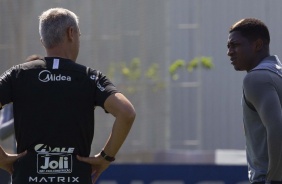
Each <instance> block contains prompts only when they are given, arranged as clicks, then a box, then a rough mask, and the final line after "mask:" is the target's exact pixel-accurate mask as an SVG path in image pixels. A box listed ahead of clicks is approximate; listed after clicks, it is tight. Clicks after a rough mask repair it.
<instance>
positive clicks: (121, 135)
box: [104, 115, 135, 157]
mask: <svg viewBox="0 0 282 184" xmlns="http://www.w3.org/2000/svg"><path fill="white" fill-rule="evenodd" d="M134 118H135V115H134V116H132V117H128V118H119V117H117V118H116V120H115V123H114V125H113V129H112V133H111V135H110V137H109V139H108V141H107V143H106V145H105V147H104V151H105V153H106V154H107V155H109V156H112V157H113V156H115V155H116V154H117V152H118V150H119V149H120V147H121V146H122V144H123V143H124V141H125V139H126V137H127V135H128V133H129V131H130V129H131V126H132V124H133V121H134Z"/></svg>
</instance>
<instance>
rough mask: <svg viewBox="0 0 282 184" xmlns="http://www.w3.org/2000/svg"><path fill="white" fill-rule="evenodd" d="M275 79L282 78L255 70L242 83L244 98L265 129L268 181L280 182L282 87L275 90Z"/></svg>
mask: <svg viewBox="0 0 282 184" xmlns="http://www.w3.org/2000/svg"><path fill="white" fill-rule="evenodd" d="M277 79H278V80H279V81H280V83H281V82H282V78H280V77H279V76H278V75H276V74H274V73H273V72H270V71H267V70H257V71H252V72H250V73H248V74H247V76H246V77H245V79H244V82H243V88H244V93H245V96H246V98H247V99H248V101H249V102H250V103H251V104H252V105H253V106H254V107H255V109H256V111H257V112H258V114H259V117H260V119H261V120H262V123H263V125H264V126H265V128H266V132H267V135H266V136H267V147H268V157H269V165H268V173H267V180H268V181H270V180H271V181H281V180H282V141H281V140H282V112H281V98H282V87H280V89H279V88H277V87H278V86H277V85H276V81H275V80H277ZM280 86H281V85H280ZM261 136H264V135H261Z"/></svg>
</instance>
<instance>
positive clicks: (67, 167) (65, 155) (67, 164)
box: [34, 144, 74, 174]
mask: <svg viewBox="0 0 282 184" xmlns="http://www.w3.org/2000/svg"><path fill="white" fill-rule="evenodd" d="M34 150H35V151H36V152H37V153H38V154H37V173H38V174H58V173H72V162H73V161H72V153H73V152H74V148H71V147H70V148H66V147H55V148H51V147H50V146H48V145H45V144H37V145H36V146H35V147H34Z"/></svg>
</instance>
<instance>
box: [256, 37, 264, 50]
mask: <svg viewBox="0 0 282 184" xmlns="http://www.w3.org/2000/svg"><path fill="white" fill-rule="evenodd" d="M263 43H264V42H263V40H262V39H261V38H259V39H257V40H256V41H255V42H254V46H255V51H260V50H262V49H263V45H264V44H263Z"/></svg>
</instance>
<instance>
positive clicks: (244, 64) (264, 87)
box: [227, 18, 282, 184]
mask: <svg viewBox="0 0 282 184" xmlns="http://www.w3.org/2000/svg"><path fill="white" fill-rule="evenodd" d="M269 43H270V36H269V31H268V28H267V26H266V25H265V24H264V23H263V22H262V21H260V20H258V19H255V18H247V19H242V20H240V21H238V22H236V23H235V24H234V25H232V27H231V28H230V30H229V37H228V42H227V47H228V51H227V55H228V56H229V57H230V60H231V64H232V65H233V66H234V68H235V70H237V71H247V75H246V76H245V78H244V81H243V98H242V106H243V121H244V129H245V136H246V151H247V161H248V176H249V180H250V182H251V183H259V184H265V183H267V184H270V183H271V184H273V183H275V184H276V183H282V109H281V106H282V65H281V62H280V61H279V59H278V57H277V56H275V55H273V56H271V55H270V54H269Z"/></svg>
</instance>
